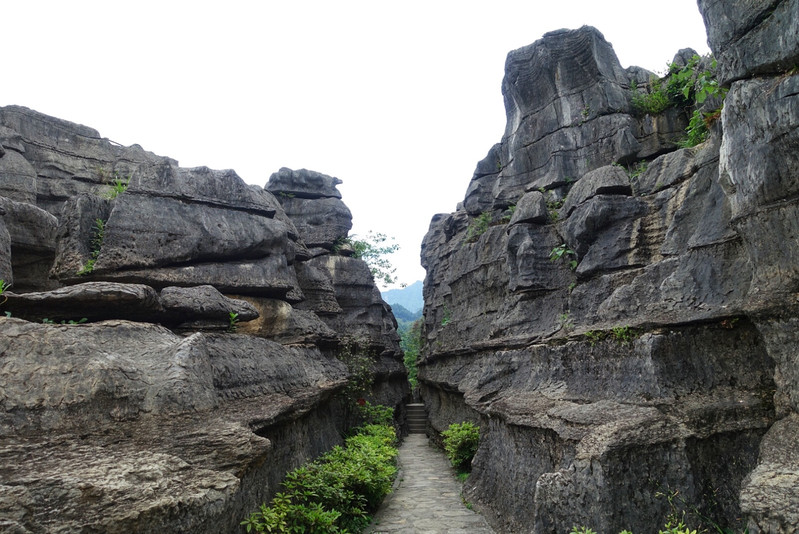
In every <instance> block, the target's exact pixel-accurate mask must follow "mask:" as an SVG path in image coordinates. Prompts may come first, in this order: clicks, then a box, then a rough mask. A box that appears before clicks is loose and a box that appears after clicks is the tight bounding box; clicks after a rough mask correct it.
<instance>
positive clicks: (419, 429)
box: [405, 403, 427, 434]
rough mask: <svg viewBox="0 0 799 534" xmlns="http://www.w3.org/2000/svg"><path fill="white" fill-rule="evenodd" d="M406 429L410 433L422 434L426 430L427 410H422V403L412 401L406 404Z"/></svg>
mask: <svg viewBox="0 0 799 534" xmlns="http://www.w3.org/2000/svg"><path fill="white" fill-rule="evenodd" d="M405 408H406V409H407V413H408V415H407V421H408V430H409V431H410V433H411V434H424V433H425V431H426V430H427V412H425V410H424V404H422V403H413V404H406V405H405Z"/></svg>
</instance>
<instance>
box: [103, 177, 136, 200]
mask: <svg viewBox="0 0 799 534" xmlns="http://www.w3.org/2000/svg"><path fill="white" fill-rule="evenodd" d="M132 177H133V175H132V174H129V175H128V177H127V178H125V179H123V178H121V177H120V176H119V174H117V173H114V180H113V181H112V182H111V189H109V190H108V192H107V193H106V194H105V197H106V198H107V199H109V200H114V199H115V198H117V197H118V196H119V195H121V194H122V193H124V192H125V191H127V190H128V185H129V184H130V179H131V178H132Z"/></svg>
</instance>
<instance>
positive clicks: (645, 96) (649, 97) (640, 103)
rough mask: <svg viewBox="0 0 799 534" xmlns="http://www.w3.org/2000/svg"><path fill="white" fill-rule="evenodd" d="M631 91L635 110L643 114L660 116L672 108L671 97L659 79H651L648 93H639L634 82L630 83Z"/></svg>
mask: <svg viewBox="0 0 799 534" xmlns="http://www.w3.org/2000/svg"><path fill="white" fill-rule="evenodd" d="M630 91H632V104H633V109H635V111H637V112H639V113H641V114H644V115H647V114H648V115H658V114H660V113H663V112H664V111H666V110H667V109H668V108H670V107H671V101H670V100H669V95H668V94H667V93H666V90H665V88H664V87H663V84H661V83H660V82H659V81H658V80H657V78H654V77H653V78H650V80H649V85H648V87H647V92H641V91H639V90H638V85H637V84H636V83H635V82H634V81H633V82H631V83H630Z"/></svg>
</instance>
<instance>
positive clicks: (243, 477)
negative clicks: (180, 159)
mask: <svg viewBox="0 0 799 534" xmlns="http://www.w3.org/2000/svg"><path fill="white" fill-rule="evenodd" d="M338 183H340V182H339V181H338V180H337V179H335V178H332V177H330V176H325V175H322V174H319V173H315V172H311V171H306V170H301V171H292V170H289V169H281V170H280V171H279V172H277V173H275V174H274V175H273V176H272V178H271V179H270V181H269V183H268V184H267V188H266V189H264V188H262V187H258V186H251V185H247V184H245V183H244V182H243V181H242V180H241V178H239V177H238V176H237V175H236V174H235V173H234V172H233V171H214V170H211V169H208V168H204V167H200V168H192V169H187V168H182V167H179V166H178V164H177V162H176V161H174V160H171V159H169V158H164V157H159V156H156V155H154V154H152V153H149V152H146V151H144V150H143V149H142V148H141V147H139V146H136V145H134V146H131V147H122V146H119V145H116V144H114V143H112V142H110V141H108V140H106V139H103V138H101V137H100V135H99V134H98V132H96V131H95V130H92V129H90V128H87V127H84V126H80V125H77V124H73V123H69V122H66V121H62V120H59V119H55V118H53V117H48V116H46V115H42V114H40V113H37V112H35V111H32V110H29V109H26V108H21V107H15V106H9V107H5V108H0V280H3V283H4V291H3V292H2V294H0V312H2V313H0V531H2V532H15V533H23V532H31V533H44V532H206V533H218V532H237V531H239V530H240V527H239V522H240V521H241V520H242V519H243V518H244V517H245V516H246V515H247V514H248V513H249V512H251V511H253V510H255V508H257V506H259V505H260V503H262V502H264V501H267V500H268V499H269V498H270V497H271V496H272V495H273V494H274V493H275V492H276V491H277V489H278V483H279V481H280V480H281V478H282V476H283V474H284V473H285V472H286V471H288V470H289V469H292V468H294V467H297V466H298V465H299V464H301V463H302V462H304V461H307V460H308V459H310V458H312V457H314V456H316V455H318V454H319V453H321V452H323V451H325V450H327V449H329V448H330V447H332V446H333V445H335V444H338V443H340V442H341V441H342V435H343V434H344V432H346V430H347V427H348V425H349V424H351V423H352V422H353V421H352V417H351V416H352V413H353V411H354V407H355V402H356V400H357V397H356V395H357V396H364V397H366V398H368V399H370V400H372V401H373V402H377V403H381V404H387V405H390V406H395V407H401V406H402V401H403V400H404V398H405V397H406V396H407V395H408V394H409V391H408V386H407V380H406V375H405V370H404V367H403V365H402V358H401V351H400V349H399V344H398V341H399V338H398V336H397V333H396V330H395V328H396V322H395V321H394V318H393V316H392V315H391V312H390V308H388V306H387V305H386V304H385V303H384V302H383V301H382V300H381V299H380V293H379V291H378V289H377V288H376V287H375V284H374V281H373V280H372V276H371V274H370V271H369V268H368V266H367V265H366V264H365V263H364V262H363V261H361V260H359V259H356V258H354V257H350V256H347V255H344V253H343V252H342V251H340V250H339V247H337V245H338V244H339V243H340V242H341V241H342V240H343V239H344V238H346V236H347V232H348V231H349V229H350V226H351V215H350V213H349V210H348V209H347V208H346V206H345V205H344V204H343V202H342V201H341V199H340V197H341V195H340V194H339V193H338V190H337V189H336V185H337V184H338ZM273 193H274V194H273ZM319 220H322V221H323V222H324V224H320V223H319ZM353 355H358V356H360V357H361V360H363V359H364V358H365V360H366V361H367V362H368V376H366V377H364V376H357V377H353V376H352V374H351V370H350V369H349V368H348V365H347V361H348V359H350V360H351V359H352V357H353ZM359 372H360V371H359ZM353 378H357V379H358V381H359V383H363V381H364V380H365V379H371V382H372V383H371V387H370V388H368V390H354V389H353V388H352V387H348V384H350V383H351V381H352V379H353ZM400 415H401V414H400Z"/></svg>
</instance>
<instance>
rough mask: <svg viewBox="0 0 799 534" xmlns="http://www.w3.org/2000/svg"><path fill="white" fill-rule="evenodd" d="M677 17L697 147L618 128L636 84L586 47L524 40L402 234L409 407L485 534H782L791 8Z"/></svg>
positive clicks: (794, 412) (795, 188) (793, 312)
mask: <svg viewBox="0 0 799 534" xmlns="http://www.w3.org/2000/svg"><path fill="white" fill-rule="evenodd" d="M699 6H700V9H701V11H702V14H703V16H704V18H705V22H706V25H707V27H708V33H709V42H710V46H711V48H712V50H713V52H714V55H715V57H716V58H717V60H718V66H717V70H716V76H717V79H718V80H719V81H720V83H721V85H722V86H723V87H727V88H729V93H728V94H727V96H726V100H725V101H724V105H723V110H722V112H721V116H720V119H719V120H716V121H715V122H712V119H709V120H708V122H711V124H710V136H709V138H708V139H707V140H706V141H704V142H702V143H700V144H698V145H697V146H694V147H691V148H680V147H679V144H678V141H679V140H680V138H681V137H682V136H683V135H684V132H685V129H686V127H687V126H688V125H689V118H690V116H691V112H692V110H694V109H700V108H699V104H696V105H695V106H696V107H693V108H689V109H685V108H684V107H681V106H675V107H670V108H668V109H666V110H665V111H662V112H658V113H644V112H641V110H639V109H636V107H635V106H634V105H633V94H634V92H635V91H640V90H641V87H643V86H646V85H647V84H649V83H650V82H649V80H650V77H651V76H653V74H652V73H648V72H646V71H644V70H643V69H640V68H637V67H631V68H628V69H623V68H622V67H621V66H620V64H619V62H618V60H617V58H616V56H615V54H614V52H613V50H612V47H611V45H610V44H609V43H608V42H607V41H605V39H604V38H603V36H602V35H601V34H600V33H599V32H598V31H597V30H595V29H593V28H590V27H583V28H581V29H578V30H560V31H556V32H552V33H549V34H546V35H545V36H544V37H543V38H542V39H541V40H539V41H537V42H535V43H533V44H532V45H530V46H527V47H524V48H521V49H519V50H515V51H513V52H511V53H510V54H509V55H508V59H507V62H506V71H505V78H504V80H503V84H502V90H503V94H504V98H505V107H506V114H507V127H506V130H505V134H504V136H503V138H502V140H501V142H500V143H499V144H497V145H495V146H494V147H492V148H491V149H490V150H489V152H488V154H487V156H486V157H485V158H484V159H483V160H482V161H480V162H479V163H478V164H477V168H476V170H475V173H474V176H473V178H472V180H471V183H470V184H469V186H468V188H467V190H466V195H465V198H464V201H463V203H462V204H461V205H460V206H459V207H458V209H457V211H456V212H455V213H451V214H440V215H436V216H435V217H434V218H433V220H432V222H431V224H430V230H429V232H428V234H427V236H426V237H425V240H424V243H423V246H422V263H423V265H424V267H425V268H426V270H427V277H426V279H425V310H424V317H425V329H424V337H425V349H424V351H423V357H422V359H421V361H420V368H419V380H420V383H421V385H422V394H423V397H424V399H425V402H426V404H427V407H428V412H429V413H430V416H431V425H432V427H433V429H434V430H436V431H439V432H440V431H442V430H445V429H446V428H447V426H448V425H449V424H450V423H453V422H460V421H463V420H471V421H474V422H477V423H479V424H480V426H481V442H480V448H479V450H478V452H477V456H476V457H475V459H474V462H473V472H472V475H471V476H470V478H469V479H468V482H467V488H466V494H467V495H466V497H467V498H468V499H469V500H470V501H472V502H474V503H476V504H477V505H478V506H479V507H480V508H481V509H482V510H483V511H484V512H485V513H486V514H487V515H488V516H489V518H490V519H491V521H492V522H493V523H494V525H495V526H496V527H497V529H498V530H499V531H501V532H536V533H550V532H552V533H563V532H568V531H569V530H570V529H571V527H572V526H573V525H588V526H590V527H591V528H593V529H594V530H596V531H598V532H606V533H612V532H619V531H621V530H623V529H630V530H632V531H633V532H651V531H654V530H656V529H657V528H659V527H662V525H663V522H661V521H665V518H666V516H667V514H668V513H669V512H670V511H671V507H670V502H673V503H675V504H676V505H678V506H679V507H681V509H684V510H687V511H688V512H689V515H688V516H686V517H687V518H688V519H690V520H699V519H700V518H699V515H698V514H701V515H703V516H705V517H708V518H711V519H712V520H713V521H715V522H716V523H717V524H718V525H720V526H721V527H723V528H732V529H735V530H736V531H741V530H743V529H744V528H747V527H748V528H749V531H750V532H794V531H796V529H797V528H799V500H797V495H799V448H797V445H796V443H797V437H799V436H797V433H798V432H799V430H797V429H799V426H797V422H799V372H798V371H797V365H798V364H797V362H798V361H799V360H797V354H798V353H799V337H798V336H797V334H796V331H797V325H799V315H797V311H799V301H797V295H799V293H797V291H799V226H797V221H799V201H797V192H799V161H797V154H799V151H798V150H797V148H799V129H798V128H797V126H799V97H798V96H797V95H799V74H797V65H799V39H797V35H799V31H798V30H797V24H799V17H797V13H799V1H796V0H774V1H770V2H763V3H752V2H745V1H743V0H740V1H739V0H735V1H716V0H700V1H699ZM692 55H693V51H690V50H682V51H680V52H679V53H678V54H677V56H676V57H675V60H674V62H675V64H676V65H677V66H683V65H686V64H687V63H688V62H689V61H690V58H691V56H692ZM713 68H714V66H713V65H712V64H711V62H710V61H709V60H707V59H704V60H702V61H701V62H700V63H699V65H698V66H697V70H701V71H705V70H711V71H712V70H713ZM636 86H637V88H636ZM720 103H721V102H720V101H719V100H717V101H716V102H715V103H714V102H711V101H710V100H708V101H707V102H705V104H704V107H701V110H702V111H705V112H708V111H709V110H710V109H712V106H713V105H716V106H717V105H719V104H720ZM670 495H671V496H672V497H673V498H671V499H669V496H670ZM674 496H676V497H674Z"/></svg>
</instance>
